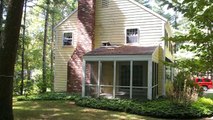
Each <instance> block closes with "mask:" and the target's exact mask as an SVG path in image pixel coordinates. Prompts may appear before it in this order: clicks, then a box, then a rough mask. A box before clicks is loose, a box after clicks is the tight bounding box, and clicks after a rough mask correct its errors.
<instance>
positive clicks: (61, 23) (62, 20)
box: [53, 8, 78, 30]
mask: <svg viewBox="0 0 213 120" xmlns="http://www.w3.org/2000/svg"><path fill="white" fill-rule="evenodd" d="M77 11H78V9H77V8H76V9H75V10H73V11H72V12H71V13H70V14H69V15H68V16H67V17H66V18H64V19H63V20H61V21H60V22H59V23H58V24H57V25H56V26H55V27H54V28H53V29H54V30H55V29H56V28H57V27H59V26H60V25H61V24H62V23H63V22H65V21H66V20H67V19H69V17H71V16H72V15H73V14H74V13H75V12H77Z"/></svg>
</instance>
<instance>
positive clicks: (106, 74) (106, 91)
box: [100, 61, 114, 98]
mask: <svg viewBox="0 0 213 120" xmlns="http://www.w3.org/2000/svg"><path fill="white" fill-rule="evenodd" d="M101 71H102V72H101V80H100V85H101V86H100V96H102V97H106V98H112V96H113V77H114V62H113V61H106V62H102V70H101Z"/></svg>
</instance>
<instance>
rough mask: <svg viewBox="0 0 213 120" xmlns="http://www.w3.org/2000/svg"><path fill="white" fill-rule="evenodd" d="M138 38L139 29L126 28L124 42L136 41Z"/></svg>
mask: <svg viewBox="0 0 213 120" xmlns="http://www.w3.org/2000/svg"><path fill="white" fill-rule="evenodd" d="M138 40H139V29H137V28H133V29H126V43H127V44H128V43H137V42H138Z"/></svg>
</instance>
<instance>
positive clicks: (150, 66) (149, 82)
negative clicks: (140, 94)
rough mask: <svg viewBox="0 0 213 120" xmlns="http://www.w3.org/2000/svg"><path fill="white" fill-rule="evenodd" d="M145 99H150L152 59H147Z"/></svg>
mask: <svg viewBox="0 0 213 120" xmlns="http://www.w3.org/2000/svg"><path fill="white" fill-rule="evenodd" d="M147 99H149V100H152V61H151V60H149V61H148V90H147Z"/></svg>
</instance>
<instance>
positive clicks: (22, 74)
mask: <svg viewBox="0 0 213 120" xmlns="http://www.w3.org/2000/svg"><path fill="white" fill-rule="evenodd" d="M26 12H27V0H25V3H24V18H23V21H24V23H23V24H24V25H23V37H22V53H21V87H20V92H21V93H20V94H21V95H23V91H24V51H25V45H24V44H25V28H26V27H25V24H26V14H27V13H26Z"/></svg>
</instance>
